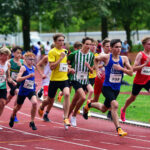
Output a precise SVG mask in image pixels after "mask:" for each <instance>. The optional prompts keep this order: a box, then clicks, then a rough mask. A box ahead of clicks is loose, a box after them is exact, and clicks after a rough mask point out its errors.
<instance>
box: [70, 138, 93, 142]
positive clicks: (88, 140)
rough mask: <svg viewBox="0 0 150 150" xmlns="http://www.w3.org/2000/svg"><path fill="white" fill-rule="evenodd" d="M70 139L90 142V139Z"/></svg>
mask: <svg viewBox="0 0 150 150" xmlns="http://www.w3.org/2000/svg"><path fill="white" fill-rule="evenodd" d="M72 140H75V141H85V142H90V140H84V139H75V138H74V139H72Z"/></svg>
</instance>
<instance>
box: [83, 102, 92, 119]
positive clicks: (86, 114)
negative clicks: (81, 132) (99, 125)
mask: <svg viewBox="0 0 150 150" xmlns="http://www.w3.org/2000/svg"><path fill="white" fill-rule="evenodd" d="M90 102H91V101H90V100H88V101H87V104H86V105H85V106H84V107H83V114H82V115H83V118H84V119H86V120H87V119H88V111H89V110H90V108H89V107H88V104H89V103H90Z"/></svg>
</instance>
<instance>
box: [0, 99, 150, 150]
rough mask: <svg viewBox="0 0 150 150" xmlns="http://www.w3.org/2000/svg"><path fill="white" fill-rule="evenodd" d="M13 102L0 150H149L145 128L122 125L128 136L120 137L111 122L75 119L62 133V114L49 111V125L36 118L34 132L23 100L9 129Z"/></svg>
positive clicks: (0, 132)
mask: <svg viewBox="0 0 150 150" xmlns="http://www.w3.org/2000/svg"><path fill="white" fill-rule="evenodd" d="M13 102H14V100H12V102H11V103H10V104H9V105H8V106H6V108H5V110H4V112H3V114H2V116H1V119H0V126H2V127H3V130H0V149H3V150H20V149H21V150H34V149H35V150H65V149H67V150H83V149H85V148H86V150H92V149H93V150H94V149H96V150H116V149H118V150H120V149H121V150H140V149H141V150H150V130H149V129H148V128H142V127H136V126H131V125H125V124H121V126H122V127H123V129H124V130H126V131H127V132H128V136H126V137H123V138H122V137H119V136H118V135H117V134H116V131H115V129H114V125H113V123H112V122H111V121H107V120H101V119H95V118H89V119H88V120H84V119H83V118H82V116H81V115H78V117H77V124H78V127H76V128H73V127H70V128H69V130H68V131H65V129H64V126H63V123H62V122H63V119H62V116H63V111H62V110H60V109H57V108H52V110H51V113H50V115H49V116H50V118H51V120H52V121H51V122H50V123H46V122H43V121H42V119H41V118H39V116H38V114H37V116H36V119H35V124H36V126H37V128H38V130H37V131H32V130H31V128H29V121H30V108H31V103H30V102H29V101H28V100H26V101H25V103H24V106H23V108H22V109H21V110H20V112H19V113H18V115H17V116H18V119H19V123H16V124H15V125H14V127H13V128H10V127H9V125H8V122H9V118H10V115H11V112H12V107H13Z"/></svg>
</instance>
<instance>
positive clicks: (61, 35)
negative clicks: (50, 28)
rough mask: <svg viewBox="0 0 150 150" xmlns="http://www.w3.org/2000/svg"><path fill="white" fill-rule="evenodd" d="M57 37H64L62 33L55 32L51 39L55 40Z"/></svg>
mask: <svg viewBox="0 0 150 150" xmlns="http://www.w3.org/2000/svg"><path fill="white" fill-rule="evenodd" d="M59 37H63V38H64V39H65V36H64V35H63V34H62V33H56V34H55V35H54V36H53V40H54V41H57V39H58V38H59Z"/></svg>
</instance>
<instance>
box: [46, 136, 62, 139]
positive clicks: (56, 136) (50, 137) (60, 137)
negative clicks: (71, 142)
mask: <svg viewBox="0 0 150 150" xmlns="http://www.w3.org/2000/svg"><path fill="white" fill-rule="evenodd" d="M48 137H50V138H58V139H64V137H58V136H48Z"/></svg>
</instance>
